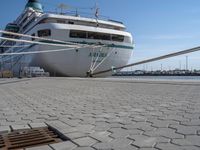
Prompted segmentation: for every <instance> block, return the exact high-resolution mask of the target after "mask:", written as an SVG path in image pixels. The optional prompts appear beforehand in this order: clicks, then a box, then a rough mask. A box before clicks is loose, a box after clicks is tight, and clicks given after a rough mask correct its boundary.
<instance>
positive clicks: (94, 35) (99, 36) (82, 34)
mask: <svg viewBox="0 0 200 150" xmlns="http://www.w3.org/2000/svg"><path fill="white" fill-rule="evenodd" d="M69 36H70V37H71V38H85V39H86V38H87V39H95V40H107V41H116V42H123V41H124V38H125V37H124V36H123V35H111V34H107V33H98V32H87V31H79V30H71V31H70V35H69Z"/></svg>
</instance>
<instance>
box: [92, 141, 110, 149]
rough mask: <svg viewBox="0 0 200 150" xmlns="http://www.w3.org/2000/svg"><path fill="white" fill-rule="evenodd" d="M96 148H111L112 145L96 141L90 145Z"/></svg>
mask: <svg viewBox="0 0 200 150" xmlns="http://www.w3.org/2000/svg"><path fill="white" fill-rule="evenodd" d="M92 147H93V148H95V149H96V150H113V145H112V144H111V143H110V142H108V143H107V142H105V143H104V142H102V143H97V144H94V145H93V146H92Z"/></svg>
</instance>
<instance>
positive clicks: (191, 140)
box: [172, 135, 200, 147]
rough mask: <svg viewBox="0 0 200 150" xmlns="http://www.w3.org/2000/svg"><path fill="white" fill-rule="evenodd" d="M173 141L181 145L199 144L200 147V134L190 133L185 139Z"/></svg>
mask: <svg viewBox="0 0 200 150" xmlns="http://www.w3.org/2000/svg"><path fill="white" fill-rule="evenodd" d="M172 143H174V144H177V145H181V146H193V145H194V146H199V147H200V136H198V135H188V136H186V137H185V139H172Z"/></svg>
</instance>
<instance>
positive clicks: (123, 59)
mask: <svg viewBox="0 0 200 150" xmlns="http://www.w3.org/2000/svg"><path fill="white" fill-rule="evenodd" d="M5 31H7V32H8V33H9V32H12V33H16V35H15V34H13V35H12V34H7V33H2V34H1V38H2V37H4V38H2V39H1V41H0V51H1V54H4V53H18V52H34V51H37V52H38V51H41V53H30V54H21V55H5V56H0V57H1V58H0V59H1V69H3V70H11V71H12V72H13V73H14V75H15V76H19V75H20V73H21V72H22V71H23V69H24V68H27V67H41V68H43V69H44V70H45V71H46V72H49V73H50V74H51V75H52V76H72V77H85V76H87V75H88V74H91V73H95V72H100V71H103V70H106V69H110V68H113V67H119V66H123V65H126V64H127V63H128V62H129V59H130V57H131V55H132V53H133V49H134V42H133V38H132V35H131V33H129V32H127V31H126V26H125V25H124V24H123V23H122V22H119V21H114V20H110V19H101V17H100V16H99V15H98V9H97V11H96V13H95V14H94V16H93V17H88V16H87V17H86V16H84V15H82V14H79V13H78V12H76V13H75V14H71V13H63V12H61V13H52V12H51V13H49V12H44V10H43V6H42V4H41V3H40V2H39V0H28V1H27V4H26V6H25V9H24V11H23V12H22V13H21V15H20V16H19V17H18V18H17V19H16V20H15V21H14V22H12V23H9V24H7V26H6V27H5ZM17 34H19V35H20V34H23V35H29V36H30V37H32V38H30V37H29V38H28V37H24V36H19V35H17ZM33 37H38V38H41V39H42V38H43V39H49V40H41V39H37V38H33ZM9 39H17V40H19V41H20V40H22V41H21V42H19V41H17V40H16V41H15V40H9ZM50 39H51V40H50ZM23 40H29V41H32V42H33V43H31V42H30V43H26V41H25V42H24V41H23ZM55 40H56V41H63V43H62V42H56V41H55ZM36 41H37V42H38V43H39V42H40V43H41V42H42V43H46V44H37V42H36ZM34 42H35V43H34ZM66 42H69V43H70V44H71V45H73V43H74V45H78V46H80V45H81V46H82V47H81V48H71V49H70V50H66V51H64V50H63V51H54V50H59V49H63V47H60V46H59V44H62V46H63V44H65V43H66ZM65 48H70V45H69V44H67V45H66V47H65ZM46 50H48V51H49V52H47V53H42V51H46ZM51 50H52V52H51ZM111 74H112V72H108V73H104V74H101V75H100V76H109V75H111Z"/></svg>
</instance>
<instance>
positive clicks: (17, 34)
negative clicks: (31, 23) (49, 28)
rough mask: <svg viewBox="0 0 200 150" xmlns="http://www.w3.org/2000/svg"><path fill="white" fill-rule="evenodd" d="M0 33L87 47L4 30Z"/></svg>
mask: <svg viewBox="0 0 200 150" xmlns="http://www.w3.org/2000/svg"><path fill="white" fill-rule="evenodd" d="M0 33H4V34H10V35H16V36H21V37H28V38H32V39H38V40H44V41H49V42H57V43H62V44H72V45H85V44H77V43H73V42H66V41H62V40H55V39H48V38H43V37H38V36H32V35H27V34H20V33H14V32H8V31H3V30H0Z"/></svg>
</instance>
